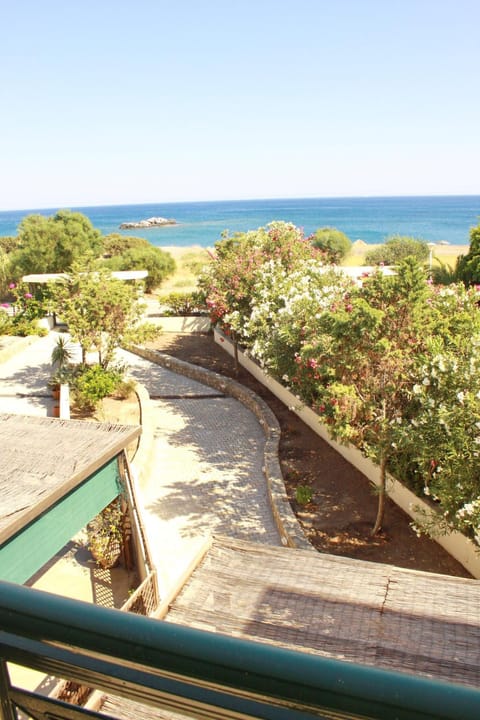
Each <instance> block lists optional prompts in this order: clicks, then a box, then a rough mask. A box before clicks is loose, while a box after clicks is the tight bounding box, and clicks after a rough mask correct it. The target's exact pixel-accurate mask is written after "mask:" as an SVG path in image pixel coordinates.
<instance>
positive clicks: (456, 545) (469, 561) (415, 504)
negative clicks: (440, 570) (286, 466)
mask: <svg viewBox="0 0 480 720" xmlns="http://www.w3.org/2000/svg"><path fill="white" fill-rule="evenodd" d="M214 338H215V342H217V343H218V344H219V345H220V346H221V347H223V349H224V350H225V351H226V352H228V353H229V354H230V355H231V356H232V357H233V356H234V348H233V343H232V342H231V340H230V339H229V338H227V337H226V336H225V335H224V334H223V333H222V332H221V331H220V330H218V329H217V328H215V329H214ZM238 361H239V363H240V365H242V366H243V367H244V368H245V369H246V370H248V372H249V373H251V374H252V375H253V376H254V377H255V378H256V379H257V380H258V381H259V382H261V383H263V385H265V387H267V388H268V389H269V390H270V392H272V393H273V394H274V395H275V396H276V397H277V398H278V399H279V400H281V401H282V402H283V403H284V404H285V405H286V406H287V407H288V408H289V409H290V410H291V411H292V412H294V413H295V414H296V415H298V417H299V418H301V419H302V420H303V422H304V423H305V424H306V425H308V426H309V427H310V428H311V429H312V430H313V431H314V432H316V433H317V435H319V436H320V437H321V438H322V439H323V440H325V442H327V443H328V444H329V445H331V446H332V447H333V448H334V449H335V450H336V451H337V452H338V453H340V455H342V457H344V458H345V460H347V461H348V462H349V463H350V464H351V465H353V466H354V467H355V468H357V470H359V471H360V472H361V473H363V475H365V476H366V477H367V478H368V479H369V480H370V482H372V483H373V484H375V485H379V484H380V468H379V467H378V465H376V464H375V463H373V462H372V461H371V460H370V459H369V458H366V457H365V456H364V455H363V454H362V453H361V452H360V450H358V449H357V448H355V447H353V446H352V445H341V444H340V443H338V442H336V441H335V440H334V439H333V438H332V437H331V436H330V434H329V432H328V430H327V428H326V426H325V425H323V424H322V423H321V421H320V418H319V416H318V415H317V414H316V413H315V412H313V410H311V409H310V408H308V407H306V406H305V405H303V404H302V401H301V400H299V399H298V398H297V397H295V395H293V394H292V393H291V392H290V391H289V390H287V389H286V388H285V387H283V385H281V384H280V383H279V382H278V381H277V380H275V379H274V378H272V377H270V376H269V375H267V374H266V373H265V372H264V371H263V370H262V368H261V367H259V365H257V363H255V362H254V361H253V360H251V359H250V358H249V357H248V356H247V355H245V354H244V353H243V352H241V350H239V351H238ZM387 492H388V495H389V497H390V498H391V499H392V500H393V501H394V503H396V505H398V506H399V507H401V508H402V510H404V512H406V513H407V515H409V516H410V517H411V518H412V519H413V520H414V521H415V520H417V519H418V518H420V517H421V516H422V512H426V513H427V514H428V515H430V514H432V513H434V512H435V510H433V509H432V508H431V507H430V506H429V505H427V503H425V502H424V501H423V500H422V499H421V498H419V497H417V496H416V495H415V494H414V493H412V492H411V490H409V489H408V488H407V487H405V485H403V484H402V483H401V482H400V481H399V480H397V479H396V478H393V477H391V476H389V478H388V482H387ZM416 508H419V509H420V512H419V511H418V510H416ZM433 539H434V540H435V541H436V542H437V543H438V544H439V545H441V546H442V547H443V548H444V549H445V550H446V551H447V552H448V553H449V554H450V555H451V556H452V557H454V558H455V560H458V562H459V563H461V564H462V565H463V566H464V567H465V568H466V569H467V570H468V571H469V572H470V573H471V574H472V575H473V577H475V578H477V579H480V551H479V548H478V547H477V546H476V545H475V543H473V542H472V541H471V540H470V539H469V538H467V537H465V536H464V535H462V534H461V533H459V532H456V531H452V532H450V533H449V534H448V535H441V536H438V537H435V538H433Z"/></svg>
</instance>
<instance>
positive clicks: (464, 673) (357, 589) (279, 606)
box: [166, 537, 480, 687]
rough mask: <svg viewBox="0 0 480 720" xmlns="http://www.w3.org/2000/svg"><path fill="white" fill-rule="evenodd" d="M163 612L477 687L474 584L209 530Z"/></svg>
mask: <svg viewBox="0 0 480 720" xmlns="http://www.w3.org/2000/svg"><path fill="white" fill-rule="evenodd" d="M166 619H167V621H170V622H174V623H178V624H181V625H188V626H190V627H194V628H200V629H204V630H210V631H213V632H218V633H223V634H226V635H234V636H235V637H242V638H245V639H249V640H257V641H260V642H266V643H272V644H275V645H281V646H283V647H287V648H293V649H296V650H300V651H302V652H309V653H314V654H319V655H323V656H327V657H331V658H335V659H337V660H346V661H351V662H355V663H359V664H363V665H372V666H377V667H381V668H384V669H390V670H396V671H405V672H409V673H414V674H420V675H425V676H430V677H434V678H437V679H439V680H443V681H450V682H456V683H462V684H466V685H471V686H475V687H478V685H479V682H480V583H479V582H478V581H476V580H469V579H464V578H456V577H450V576H445V575H436V574H433V573H426V572H417V571H413V570H406V569H402V568H397V567H393V566H391V565H381V564H378V563H370V562H365V561H360V560H352V559H349V558H343V557H337V556H333V555H326V554H320V553H318V554H315V553H312V552H309V551H305V550H293V549H286V548H274V547H268V546H265V545H257V544H254V543H250V542H245V541H238V540H235V539H231V538H228V539H226V538H218V537H217V538H215V539H214V542H213V545H212V547H211V549H210V550H209V552H208V553H207V554H206V556H205V558H204V559H203V561H202V563H201V564H200V565H199V566H198V568H197V569H196V570H195V571H194V572H193V574H192V575H191V577H190V579H189V580H188V582H187V583H186V584H185V585H184V587H183V589H182V591H181V592H180V594H179V595H178V597H177V598H176V600H175V601H174V603H173V604H172V606H171V608H170V611H169V613H168V615H167V618H166Z"/></svg>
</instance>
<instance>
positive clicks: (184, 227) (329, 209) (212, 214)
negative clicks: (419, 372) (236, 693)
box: [0, 195, 480, 247]
mask: <svg viewBox="0 0 480 720" xmlns="http://www.w3.org/2000/svg"><path fill="white" fill-rule="evenodd" d="M59 209H62V208H47V209H41V210H36V209H26V210H14V211H13V210H12V211H6V212H5V211H4V212H0V237H1V236H5V235H16V234H17V230H18V225H19V223H20V221H21V220H22V218H23V217H25V216H26V215H30V214H32V213H37V214H41V215H47V216H48V215H53V214H55V212H56V211H57V210H59ZM68 209H70V210H74V211H79V212H82V213H84V214H85V215H86V216H87V217H88V218H89V219H90V221H91V222H92V224H93V225H94V227H96V228H97V229H99V230H100V231H101V232H102V233H103V234H105V235H106V234H109V233H120V234H124V235H135V236H136V237H144V238H146V239H147V240H149V241H150V242H151V243H152V244H153V245H157V246H159V247H162V246H164V247H167V246H178V247H186V246H189V245H199V246H201V247H211V246H213V245H214V244H215V242H217V241H218V240H220V239H221V237H222V233H224V232H228V233H229V234H233V233H235V232H245V231H247V230H255V229H256V228H258V227H262V226H265V225H267V224H268V223H270V222H272V221H275V220H283V221H286V222H291V223H294V224H295V225H297V226H298V227H301V228H302V229H303V231H304V233H305V235H310V234H312V233H314V232H315V230H317V229H318V228H320V227H335V228H338V229H339V230H341V231H342V232H344V233H345V234H346V235H347V236H348V237H349V238H350V240H351V241H352V242H355V241H357V240H362V241H363V242H365V243H367V244H378V243H383V242H385V240H386V239H387V238H388V237H389V236H391V235H408V236H410V237H415V238H418V239H422V240H425V241H427V242H434V243H450V244H452V245H468V244H469V230H470V228H471V227H472V226H475V225H478V223H479V222H480V195H462V196H461V195H452V196H429V197H420V196H415V197H350V198H291V199H270V200H231V201H226V200H225V201H220V202H213V201H209V202H176V203H151V204H144V205H143V204H142V205H107V206H92V207H70V208H68ZM150 217H164V218H168V219H174V220H175V221H176V223H177V224H176V225H167V226H163V227H156V228H151V229H147V230H144V229H135V230H120V229H119V226H120V225H121V224H122V223H124V222H137V221H140V220H146V219H148V218H150Z"/></svg>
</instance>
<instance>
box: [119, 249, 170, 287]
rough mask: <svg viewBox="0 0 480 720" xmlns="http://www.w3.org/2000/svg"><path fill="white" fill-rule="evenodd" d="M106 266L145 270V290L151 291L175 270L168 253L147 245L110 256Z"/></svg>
mask: <svg viewBox="0 0 480 720" xmlns="http://www.w3.org/2000/svg"><path fill="white" fill-rule="evenodd" d="M105 264H106V266H107V267H109V268H111V269H112V270H147V271H148V276H147V277H146V279H145V290H146V291H147V292H151V291H152V290H154V289H155V288H158V287H160V285H161V284H162V282H163V281H164V280H165V279H166V278H167V277H169V276H170V275H172V274H173V273H174V272H175V260H174V259H173V257H172V256H171V255H170V253H168V252H165V250H161V249H160V248H157V247H153V245H149V246H148V247H135V248H130V249H128V250H126V251H125V252H123V253H122V254H121V255H117V256H115V257H112V258H110V259H109V260H107V261H106V263H105Z"/></svg>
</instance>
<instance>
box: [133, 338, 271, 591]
mask: <svg viewBox="0 0 480 720" xmlns="http://www.w3.org/2000/svg"><path fill="white" fill-rule="evenodd" d="M121 356H122V360H125V361H126V362H128V364H129V365H130V368H131V374H132V375H133V376H134V377H135V378H136V379H138V380H139V381H140V382H142V383H143V384H144V385H145V386H146V387H147V390H148V391H149V393H150V395H151V397H152V398H153V400H152V402H153V408H154V422H155V448H154V453H155V455H154V462H153V463H152V467H153V471H152V473H151V476H150V478H149V481H148V483H146V485H145V486H144V487H142V488H141V501H142V504H143V507H144V519H145V523H146V526H147V535H148V537H149V539H150V545H151V550H152V553H153V555H154V558H155V560H156V564H157V566H158V568H159V575H160V578H159V579H160V591H161V593H162V594H163V593H165V592H166V590H168V588H169V587H171V586H172V584H173V583H175V582H176V580H177V579H178V577H179V576H180V574H181V573H182V571H183V570H184V568H185V567H186V566H187V565H188V563H189V561H190V560H191V558H192V556H193V555H194V554H195V553H196V552H197V551H198V549H199V547H200V546H201V545H202V544H203V542H204V540H205V538H206V537H208V536H209V535H210V534H211V533H217V534H222V535H227V536H230V537H236V538H240V539H245V540H247V539H249V540H253V541H256V542H261V543H266V544H269V545H281V541H280V536H279V534H278V531H277V528H276V525H275V522H274V520H273V516H272V512H271V509H270V504H269V501H268V497H267V491H266V482H265V478H264V474H263V470H262V467H263V448H264V434H263V430H262V428H261V427H260V425H259V423H258V421H257V419H256V418H255V416H254V415H253V414H252V413H251V412H250V410H248V409H247V408H245V407H244V406H243V405H242V404H241V403H239V402H238V401H237V400H234V399H233V398H230V397H224V396H221V397H219V393H218V392H217V391H216V390H213V389H211V388H208V387H206V386H205V385H202V384H201V383H198V382H196V381H195V380H190V379H189V378H186V377H183V376H180V375H177V374H176V373H173V372H171V371H170V370H167V369H165V368H162V367H160V366H158V365H155V364H154V363H151V362H149V361H148V360H144V359H142V358H139V357H137V356H135V355H132V354H131V353H123V352H122V355H121Z"/></svg>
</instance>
